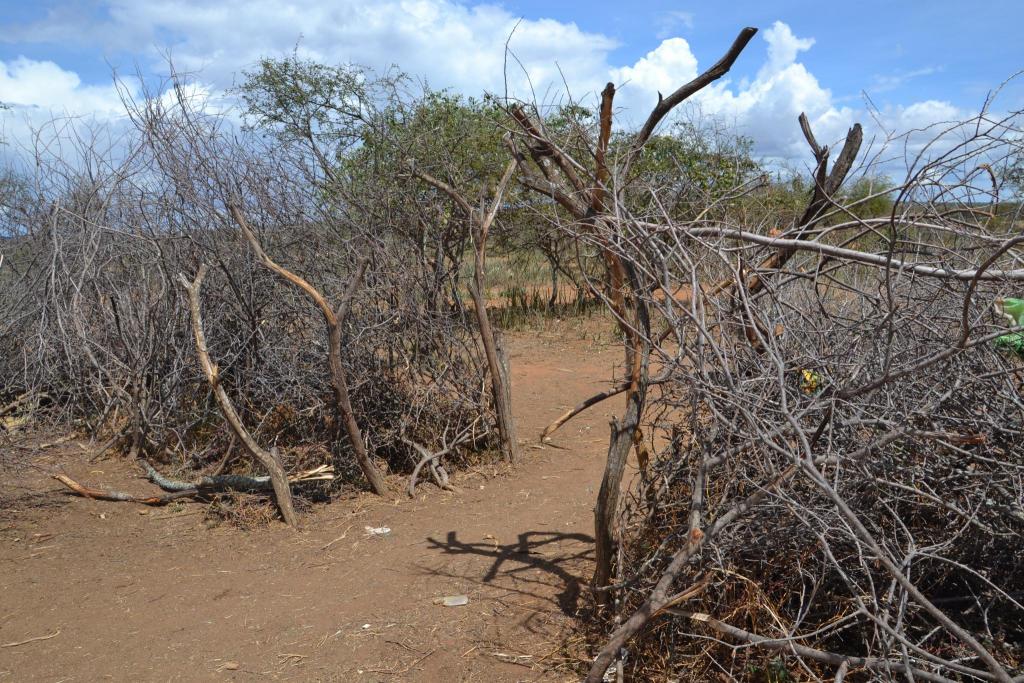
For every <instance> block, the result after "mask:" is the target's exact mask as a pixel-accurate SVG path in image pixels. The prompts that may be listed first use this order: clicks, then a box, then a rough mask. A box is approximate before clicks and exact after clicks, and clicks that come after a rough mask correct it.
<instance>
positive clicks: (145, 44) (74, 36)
mask: <svg viewBox="0 0 1024 683" xmlns="http://www.w3.org/2000/svg"><path fill="white" fill-rule="evenodd" d="M105 8H106V9H107V12H106V14H105V16H104V17H103V18H102V19H100V20H95V19H94V20H93V23H92V24H91V25H90V24H88V22H86V21H85V19H84V18H83V17H82V16H80V15H78V14H73V13H71V14H61V13H60V12H54V13H51V16H50V17H49V19H48V20H47V22H44V23H42V24H40V25H36V26H28V27H21V28H17V27H13V28H12V27H8V30H7V36H8V40H9V41H10V40H15V41H17V40H25V41H31V40H39V41H43V42H53V41H54V40H56V38H55V37H61V36H62V37H63V39H65V40H79V41H82V40H91V41H94V42H93V43H90V44H95V43H96V42H102V44H104V45H107V46H113V47H112V48H111V49H118V50H124V51H127V52H129V53H132V54H148V55H149V57H150V58H151V59H152V60H153V65H154V68H156V69H157V70H158V71H164V70H166V66H165V64H164V63H163V60H164V59H165V57H166V54H168V53H169V54H170V55H171V56H172V57H173V59H174V62H175V65H176V67H177V68H178V69H179V70H182V71H186V72H198V74H199V75H198V78H200V79H201V80H202V81H203V82H204V83H207V84H209V88H210V89H211V90H212V91H217V90H223V89H225V88H227V87H229V86H230V85H231V84H232V83H233V82H235V81H236V79H237V78H238V76H239V74H240V72H241V71H242V70H243V69H245V68H246V67H248V66H250V65H252V64H253V63H255V62H256V60H258V59H259V58H260V57H262V56H267V55H271V56H275V55H284V54H286V53H288V52H290V51H291V50H292V49H293V48H295V46H296V44H298V50H299V53H300V55H302V56H307V57H310V58H313V59H317V60H320V61H325V62H329V63H339V62H353V63H357V64H362V65H366V66H369V67H373V68H376V69H386V68H387V67H389V66H391V65H393V64H397V65H399V66H400V67H401V68H402V69H404V70H406V71H407V72H408V73H410V74H412V75H414V76H422V77H424V78H426V79H427V81H428V82H429V83H430V85H431V86H433V87H435V88H437V87H452V88H454V89H456V90H459V91H462V92H466V93H470V94H479V93H480V92H482V91H484V90H489V91H492V92H499V93H500V92H502V91H503V89H504V88H505V86H506V78H505V66H506V55H505V43H506V41H507V40H508V39H509V36H510V35H511V36H512V37H511V41H510V47H511V49H512V51H513V52H514V54H515V57H516V59H518V60H519V62H520V63H521V65H522V68H520V66H519V64H517V63H516V62H515V61H514V60H511V59H510V60H509V61H508V79H507V84H508V87H509V88H510V91H511V93H512V94H514V95H518V96H520V97H524V98H530V97H533V96H534V95H535V96H536V97H537V98H538V99H540V100H547V101H550V100H553V99H559V98H562V97H564V88H565V86H566V85H568V86H569V88H570V91H571V94H572V96H573V97H574V99H576V100H584V101H585V102H589V103H591V104H592V103H594V102H595V95H594V94H595V93H596V92H598V91H599V90H600V89H601V87H602V86H603V85H604V83H605V82H606V81H607V80H609V79H610V80H612V81H613V82H615V83H616V84H618V85H620V86H621V90H620V93H619V95H618V96H617V98H616V99H617V103H618V105H619V106H620V107H621V108H622V109H623V111H622V114H621V116H620V119H619V120H620V122H625V123H636V122H637V121H642V120H643V119H644V118H645V117H646V115H647V113H648V112H649V111H650V108H651V107H652V106H653V105H654V104H655V102H657V96H658V92H661V93H662V94H667V93H669V92H671V91H673V90H674V89H675V88H677V87H678V86H679V85H680V84H682V83H684V82H686V81H688V80H690V79H692V78H693V77H694V76H695V75H696V74H697V73H698V72H699V70H700V69H701V68H706V67H707V66H708V65H709V64H710V63H711V61H712V60H714V59H717V58H718V56H719V55H718V54H714V55H709V56H708V59H707V61H706V62H702V63H698V60H697V58H696V56H695V55H694V54H693V51H692V49H691V47H690V45H689V43H688V42H687V41H686V40H685V39H683V38H679V37H671V38H668V39H666V40H664V41H663V42H662V43H661V44H660V45H658V47H657V48H655V49H654V50H652V51H650V52H649V53H647V54H646V55H645V56H643V57H642V58H640V59H639V60H637V61H636V62H635V63H633V64H629V65H617V64H613V63H612V53H613V50H614V49H615V48H616V47H617V43H616V41H614V40H613V39H611V38H609V37H607V36H605V35H602V34H598V33H592V32H586V31H584V30H582V29H580V28H579V27H578V26H576V25H575V24H572V23H563V22H558V21H554V20H551V19H531V20H522V21H520V19H519V17H517V16H515V15H513V14H512V13H510V12H509V11H508V10H506V9H504V8H502V7H501V6H499V5H475V6H470V5H466V4H462V3H459V2H455V1H454V0H380V1H378V2H363V1H359V0H339V1H337V2H323V0H291V1H283V0H223V1H222V2H218V3H212V4H211V3H209V2H206V1H205V0H148V1H140V0H109V1H108V2H107V3H106V5H105ZM69 12H70V10H69ZM670 14H671V16H670V17H669V19H670V20H671V21H672V22H674V24H675V25H680V24H681V25H684V26H685V25H688V23H691V22H692V17H691V16H689V15H686V14H685V13H683V14H680V13H670ZM761 39H762V40H764V41H765V43H766V44H767V59H765V60H764V62H763V63H761V64H759V65H755V66H756V67H758V68H756V70H755V69H751V68H750V66H751V64H750V60H751V59H753V57H752V56H751V55H752V54H753V53H754V52H755V50H748V51H747V53H746V54H744V55H741V57H740V60H741V64H743V68H744V70H745V71H747V72H754V73H755V76H754V77H753V78H752V79H750V80H743V81H735V80H732V79H729V78H725V79H722V80H721V81H719V82H717V83H715V84H714V85H712V86H711V87H709V88H707V89H705V90H704V91H702V92H701V93H699V94H698V95H697V96H696V97H694V98H693V102H692V106H693V107H697V108H699V110H700V111H701V112H702V113H703V114H705V115H710V116H714V117H716V118H718V119H720V120H722V121H723V122H724V123H726V124H727V125H734V126H735V127H736V128H737V129H738V131H739V132H741V133H742V134H744V135H747V136H749V137H750V138H752V139H753V140H754V141H755V151H756V153H758V154H760V155H763V156H766V157H773V158H777V159H782V160H788V161H806V160H807V159H808V158H809V153H808V150H807V146H806V144H805V143H804V141H803V138H802V136H801V134H800V130H799V127H798V125H797V116H798V115H799V114H800V113H801V112H806V113H807V115H808V117H809V118H810V120H811V123H812V126H813V128H814V130H815V133H816V135H817V136H818V138H819V140H820V141H821V142H822V143H823V144H830V143H833V142H835V141H837V140H841V138H842V136H843V135H844V134H845V132H846V130H847V128H848V127H849V126H850V125H851V124H852V123H853V122H854V121H855V120H860V121H861V122H863V123H865V124H870V123H871V121H870V117H869V116H867V115H866V113H865V112H864V110H862V109H855V108H853V107H850V106H847V105H842V104H840V103H838V102H837V101H836V99H835V97H833V94H832V92H831V91H830V90H829V89H828V88H826V87H824V86H823V85H822V84H821V83H820V82H819V81H818V79H817V78H816V77H815V75H814V74H812V73H811V72H810V71H809V70H808V69H807V67H806V66H805V65H804V64H803V63H801V62H800V55H801V53H803V52H806V51H808V50H810V49H812V48H813V46H814V39H813V38H808V37H797V36H796V35H794V33H793V31H792V30H791V29H790V27H789V26H787V25H786V24H784V23H782V22H775V24H773V25H772V26H771V27H769V28H768V29H767V30H765V31H763V32H762V34H761ZM722 47H723V49H724V47H725V43H724V42H723V46H722ZM0 69H2V70H0V101H4V100H6V101H11V102H15V103H16V104H18V105H21V106H22V107H36V108H39V109H48V110H59V111H68V112H74V113H86V112H92V113H95V114H97V115H103V116H112V115H114V113H115V111H117V110H118V109H119V102H118V101H117V98H116V92H115V91H114V90H113V88H112V87H107V86H94V85H86V84H83V83H81V82H80V80H79V79H78V77H77V76H76V75H75V74H74V73H73V72H71V71H67V70H65V69H62V68H61V67H59V66H57V65H56V64H53V63H52V62H32V61H30V60H15V61H14V62H10V63H7V64H2V63H0ZM524 70H525V73H523V71H524ZM527 75H528V77H527ZM563 75H564V78H565V79H566V81H567V83H564V82H563ZM914 75H918V74H916V73H911V74H905V75H904V76H906V77H912V76H914ZM40 83H43V84H44V85H42V86H40V85H39V84H40ZM879 115H880V116H881V118H882V120H883V128H885V129H895V130H904V129H905V128H906V127H921V126H923V125H926V124H928V123H931V122H934V121H936V120H945V119H951V118H958V117H960V116H962V115H963V112H960V111H958V110H957V109H956V108H955V107H953V106H952V105H950V104H949V103H945V102H935V101H928V102H920V103H917V104H913V105H910V106H907V107H893V108H888V109H885V110H883V111H882V112H880V113H879Z"/></svg>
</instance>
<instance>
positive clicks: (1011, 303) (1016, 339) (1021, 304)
mask: <svg viewBox="0 0 1024 683" xmlns="http://www.w3.org/2000/svg"><path fill="white" fill-rule="evenodd" d="M996 310H997V311H999V313H1000V314H1001V315H1002V316H1003V317H1004V318H1006V320H1007V321H1008V322H1009V323H1010V324H1011V325H1013V326H1014V327H1019V326H1024V299H1011V298H1005V299H996ZM996 348H997V349H1004V350H1006V351H1012V352H1013V353H1016V354H1017V355H1018V356H1024V332H1011V333H1010V334H1004V335H1003V336H1001V337H996Z"/></svg>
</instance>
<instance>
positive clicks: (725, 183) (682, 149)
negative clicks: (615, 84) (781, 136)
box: [617, 122, 763, 220]
mask: <svg viewBox="0 0 1024 683" xmlns="http://www.w3.org/2000/svg"><path fill="white" fill-rule="evenodd" d="M631 137H632V136H631V135H630V134H620V135H619V136H617V143H618V144H619V145H624V144H628V143H629V141H630V139H631ZM752 147H753V143H752V141H751V140H750V139H749V138H746V137H743V136H741V135H730V134H725V133H722V132H720V131H717V130H711V129H710V128H707V127H702V126H699V125H697V124H694V123H690V122H679V123H677V124H675V125H674V126H672V127H671V128H670V129H669V131H668V132H667V133H665V134H662V135H655V136H653V137H651V139H650V140H649V141H648V142H647V145H646V146H645V147H644V151H643V153H642V155H641V156H640V159H639V160H638V162H637V163H636V164H635V166H634V168H633V172H634V174H635V176H634V179H633V183H634V185H635V187H636V188H637V189H636V190H635V191H634V192H631V193H629V194H628V197H629V200H630V205H631V208H632V209H633V210H634V211H638V212H641V213H646V212H649V211H654V210H656V207H655V206H654V205H653V200H652V198H651V191H650V190H651V189H654V190H656V191H657V192H658V194H659V195H660V196H661V197H662V198H663V199H664V198H666V197H669V198H672V199H674V201H673V202H672V204H671V205H669V206H662V207H660V208H663V209H665V210H667V211H668V213H669V216H670V217H671V218H673V219H676V220H687V219H692V218H695V217H696V216H697V215H699V214H700V213H701V212H702V211H703V210H704V209H706V208H707V207H709V206H713V205H714V204H715V203H716V202H718V201H719V200H721V199H722V198H723V197H725V196H726V195H728V194H729V193H730V192H733V191H735V189H736V188H737V187H738V186H740V185H742V184H743V183H745V182H747V181H749V180H750V179H752V178H754V177H756V176H758V175H761V174H762V173H763V171H762V169H761V167H760V166H759V165H758V163H757V162H756V161H755V160H754V158H753V156H752Z"/></svg>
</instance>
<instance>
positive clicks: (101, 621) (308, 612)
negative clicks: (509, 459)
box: [0, 332, 622, 683]
mask: <svg viewBox="0 0 1024 683" xmlns="http://www.w3.org/2000/svg"><path fill="white" fill-rule="evenodd" d="M561 336H562V335H559V334H556V333H554V332H552V333H543V334H538V333H528V334H527V333H524V334H516V335H509V346H510V351H511V357H512V366H513V399H514V406H515V411H516V416H517V420H518V424H519V434H520V438H521V439H522V440H523V442H524V453H525V459H524V462H523V464H522V465H521V466H520V467H518V468H516V469H515V470H513V471H511V472H504V473H502V472H496V471H495V470H494V469H493V468H484V469H480V470H477V471H470V472H466V473H463V474H461V475H459V476H458V477H456V478H455V484H456V486H458V488H459V492H458V493H455V494H452V493H446V492H440V491H438V490H437V489H436V488H434V487H433V486H432V485H430V484H427V485H424V486H422V488H421V492H420V495H419V496H418V497H417V498H416V499H415V500H410V499H409V498H408V497H407V496H405V495H404V493H403V492H402V487H403V486H404V480H399V479H397V478H396V479H394V480H393V481H392V485H393V488H394V490H395V494H394V496H393V498H392V499H391V500H386V501H385V500H380V499H377V498H375V497H373V496H371V495H368V494H360V495H357V496H354V497H351V498H349V499H345V500H340V501H337V502H335V503H332V504H330V505H320V506H317V507H316V508H315V509H314V511H313V512H312V513H310V514H306V515H305V518H304V521H305V524H306V528H305V530H303V531H301V532H298V533H296V532H293V531H290V530H288V529H287V528H285V527H284V526H283V525H282V524H280V523H279V522H275V523H273V524H272V525H271V526H270V527H269V528H263V529H259V530H256V531H243V530H239V529H237V528H235V527H232V526H228V525H220V526H216V527H213V528H208V526H207V525H206V524H205V523H204V515H203V513H202V510H203V506H201V505H199V504H195V503H186V504H184V505H174V506H169V507H164V508H144V507H143V506H141V505H135V504H126V503H108V502H98V501H92V500H86V499H83V498H78V497H74V496H70V495H67V494H66V493H65V492H64V491H63V490H62V488H61V486H60V484H58V483H57V482H55V481H53V480H52V479H50V478H49V476H48V475H49V473H50V472H53V471H56V470H57V468H58V467H63V468H64V469H65V471H66V472H67V473H68V474H69V475H70V476H71V477H73V478H74V479H76V480H78V481H81V482H83V483H88V484H103V485H108V486H111V487H114V488H120V489H123V490H127V491H133V492H140V493H141V492H143V491H151V490H153V487H152V485H151V484H149V483H148V482H145V481H142V480H140V479H139V474H138V473H137V472H136V471H135V469H134V467H133V466H131V465H130V464H129V463H126V462H124V461H123V460H119V459H117V458H112V459H105V460H101V461H99V462H92V463H91V462H90V461H89V458H88V454H87V453H84V452H83V450H82V449H81V448H79V447H76V446H74V445H73V444H71V443H68V444H64V445H62V446H61V447H59V448H57V449H51V450H49V451H44V452H42V453H40V454H39V455H38V456H37V457H36V458H35V460H34V464H35V465H36V467H32V468H27V469H26V468H18V469H17V470H12V471H6V472H3V471H0V475H2V476H3V482H4V483H3V487H2V489H3V490H2V492H0V682H3V683H6V682H7V681H98V680H117V681H201V680H202V681H206V680H212V681H261V680H283V681H284V680H287V681H367V682H370V681H487V682H488V683H490V682H494V681H534V680H575V679H576V678H577V676H576V675H575V674H573V673H571V671H570V670H569V669H568V668H567V667H566V666H565V664H564V659H563V658H564V651H563V650H562V649H560V643H561V642H562V640H563V637H564V635H565V633H566V629H567V627H568V626H570V625H571V623H572V620H573V619H574V618H575V616H576V614H577V610H578V609H579V608H580V607H581V606H582V605H583V598H584V596H583V595H582V593H583V592H584V591H586V581H587V578H588V577H589V574H590V571H591V567H590V563H591V560H592V553H591V548H592V539H591V535H592V522H593V515H592V506H593V501H594V498H595V494H596V489H597V487H598V485H599V482H600V476H601V467H602V461H603V455H604V452H605V447H606V444H607V433H608V427H607V424H608V419H609V417H610V415H611V414H612V413H613V412H615V411H621V409H622V406H621V405H620V403H619V402H615V401H609V402H607V403H606V404H604V405H599V406H597V407H596V408H594V409H592V411H590V412H587V413H584V414H583V415H581V416H580V417H578V418H577V419H576V420H574V421H573V422H570V423H569V424H568V425H566V426H565V427H563V429H562V431H560V432H558V433H557V434H556V435H555V445H557V446H561V447H562V448H554V447H552V446H551V445H549V446H546V447H544V448H537V447H536V446H533V447H531V446H529V445H527V444H536V435H537V434H538V433H539V431H540V430H541V429H542V428H543V427H544V425H546V424H547V423H548V422H549V421H550V420H552V419H553V418H554V417H556V416H557V415H558V414H560V413H561V412H562V411H564V410H565V409H567V408H569V407H571V406H572V405H573V404H575V403H576V402H577V401H578V400H580V399H581V398H583V397H584V396H586V395H589V394H590V393H593V392H595V391H598V390H599V389H600V388H602V386H606V384H605V383H606V382H607V380H608V379H609V378H610V377H611V371H612V367H613V366H614V365H615V363H616V362H617V361H619V359H620V352H619V351H618V350H617V349H616V348H615V347H610V348H609V347H605V346H601V345H599V344H595V343H591V342H589V341H566V340H565V339H564V338H562V339H560V338H559V337H561ZM2 460H3V458H0V462H2ZM144 513H145V514H144ZM368 526H369V527H380V526H387V527H390V528H391V533H390V534H388V535H386V536H370V535H369V534H367V532H366V531H365V527H368ZM456 594H465V595H468V596H469V604H468V605H466V606H462V607H444V606H441V605H439V604H435V599H437V598H440V597H443V596H446V595H456ZM52 634H56V635H52ZM51 635H52V637H48V638H45V639H42V638H41V637H47V636H51ZM35 638H40V639H38V640H32V641H30V642H23V641H26V640H28V639H35ZM560 661H562V662H563V664H562V665H561V666H557V665H558V663H559V662H560Z"/></svg>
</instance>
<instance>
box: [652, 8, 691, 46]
mask: <svg viewBox="0 0 1024 683" xmlns="http://www.w3.org/2000/svg"><path fill="white" fill-rule="evenodd" d="M658 26H659V29H658V40H664V39H665V38H668V37H670V36H672V35H673V34H674V33H675V32H676V31H678V30H679V29H680V28H686V29H691V28H693V13H692V12H681V11H679V10H674V11H671V12H665V13H664V14H662V15H661V16H659V17H658Z"/></svg>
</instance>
